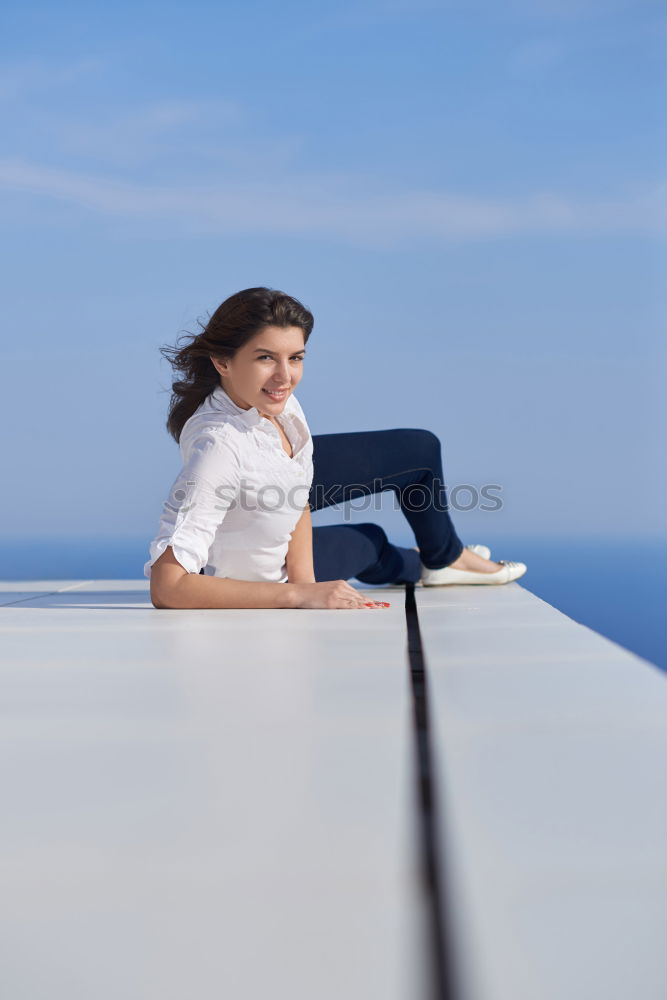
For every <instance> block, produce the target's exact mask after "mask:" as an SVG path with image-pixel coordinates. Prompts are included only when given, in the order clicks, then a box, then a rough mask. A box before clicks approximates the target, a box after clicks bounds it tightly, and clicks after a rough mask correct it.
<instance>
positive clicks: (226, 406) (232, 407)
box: [210, 385, 294, 427]
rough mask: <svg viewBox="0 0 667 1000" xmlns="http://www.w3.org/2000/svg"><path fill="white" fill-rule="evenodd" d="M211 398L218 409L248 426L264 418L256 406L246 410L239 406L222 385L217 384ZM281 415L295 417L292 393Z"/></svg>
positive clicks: (254, 424) (291, 418) (290, 418)
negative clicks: (232, 415) (238, 418)
mask: <svg viewBox="0 0 667 1000" xmlns="http://www.w3.org/2000/svg"><path fill="white" fill-rule="evenodd" d="M210 399H211V401H212V402H213V405H214V406H215V408H216V409H220V410H224V411H225V412H227V413H232V414H234V415H235V416H237V417H240V418H241V420H242V421H243V422H244V423H245V424H246V425H247V426H248V427H256V426H257V424H259V423H261V421H262V420H263V419H264V418H263V417H262V416H261V414H260V413H259V410H258V409H257V407H256V406H251V407H250V408H249V409H247V410H244V409H243V407H242V406H239V405H238V404H237V403H235V402H234V400H233V399H232V398H231V396H229V395H228V394H227V392H225V390H224V389H223V387H222V386H221V385H219V386H217V388H215V389H214V390H213V392H212V393H211V395H210ZM281 417H285V418H286V419H288V420H293V419H294V403H293V402H292V393H290V394H289V396H288V397H287V402H286V403H285V408H284V410H283V412H282V413H281Z"/></svg>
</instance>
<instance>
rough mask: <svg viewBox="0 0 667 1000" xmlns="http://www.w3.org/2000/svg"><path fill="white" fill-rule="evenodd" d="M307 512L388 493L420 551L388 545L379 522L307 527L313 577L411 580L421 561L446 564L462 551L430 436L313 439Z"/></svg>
mask: <svg viewBox="0 0 667 1000" xmlns="http://www.w3.org/2000/svg"><path fill="white" fill-rule="evenodd" d="M313 447H314V451H313V465H314V470H315V473H314V477H313V485H312V488H311V492H310V498H309V502H310V508H311V510H313V511H315V510H322V509H323V508H325V507H330V506H332V505H333V504H338V503H343V502H344V501H345V500H353V499H356V498H358V497H362V496H371V495H372V494H375V493H381V492H382V491H383V490H393V492H394V494H395V495H396V497H397V499H398V501H399V504H400V506H401V510H402V511H403V514H404V515H405V518H406V520H407V521H408V524H409V525H410V527H411V528H412V530H413V532H414V535H415V541H416V543H417V545H418V546H419V549H420V552H415V551H414V549H404V548H401V547H399V546H397V545H392V544H391V542H390V541H389V539H388V538H387V536H386V534H385V532H384V531H383V529H382V528H380V527H379V525H377V524H355V525H352V524H349V525H348V524H335V525H331V526H327V527H321V528H318V527H315V528H313V557H314V562H315V579H316V580H317V582H318V583H320V582H323V581H325V580H348V579H351V578H352V577H356V579H357V580H359V581H361V583H375V584H377V583H407V582H415V581H417V580H418V579H419V577H420V575H421V565H420V560H421V562H423V563H424V565H425V566H427V567H428V568H429V569H439V568H440V567H441V566H449V565H450V563H453V562H454V560H455V559H458V557H459V556H460V554H461V552H462V551H463V543H462V542H461V541H460V540H459V538H458V536H457V534H456V531H455V530H454V525H453V524H452V522H451V519H450V517H449V514H448V512H447V509H446V508H447V497H446V492H445V486H444V481H443V472H442V457H441V453H440V441H439V440H438V438H437V437H436V436H435V434H432V433H431V432H430V431H425V430H416V429H415V430H410V429H398V430H388V431H354V432H352V433H349V434H316V435H313Z"/></svg>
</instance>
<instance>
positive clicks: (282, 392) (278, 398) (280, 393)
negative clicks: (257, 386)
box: [262, 389, 289, 403]
mask: <svg viewBox="0 0 667 1000" xmlns="http://www.w3.org/2000/svg"><path fill="white" fill-rule="evenodd" d="M262 392H265V393H266V395H267V396H268V397H269V399H272V400H273V401H274V402H275V403H281V402H282V401H283V399H285V398H286V396H287V394H288V392H289V389H262Z"/></svg>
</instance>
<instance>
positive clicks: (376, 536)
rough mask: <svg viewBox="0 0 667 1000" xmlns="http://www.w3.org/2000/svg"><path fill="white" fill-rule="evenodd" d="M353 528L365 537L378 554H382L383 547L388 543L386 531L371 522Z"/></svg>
mask: <svg viewBox="0 0 667 1000" xmlns="http://www.w3.org/2000/svg"><path fill="white" fill-rule="evenodd" d="M354 527H355V528H356V529H357V531H360V532H361V533H362V534H363V535H365V536H366V538H367V539H368V540H369V542H370V543H371V544H372V545H373V547H374V548H375V550H376V552H378V553H379V552H382V550H383V549H384V547H385V546H386V545H387V544H388V543H389V539H388V538H387V533H386V531H385V530H384V528H381V527H380V525H379V524H373V522H371V521H369V522H368V523H365V524H355V525H354Z"/></svg>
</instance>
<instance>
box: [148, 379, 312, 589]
mask: <svg viewBox="0 0 667 1000" xmlns="http://www.w3.org/2000/svg"><path fill="white" fill-rule="evenodd" d="M278 420H279V422H280V423H281V425H282V427H283V430H284V431H285V433H286V435H287V437H288V438H289V441H290V444H291V445H292V454H293V457H292V458H290V457H289V455H288V454H287V452H286V451H285V449H284V448H283V445H282V442H281V438H280V434H279V433H278V429H277V427H276V426H275V424H273V423H272V422H271V421H270V420H268V419H267V418H266V417H262V416H261V415H260V414H259V412H258V410H257V409H256V408H255V407H254V406H253V407H251V408H250V409H249V410H244V409H242V408H241V407H240V406H237V405H236V403H234V402H233V401H232V400H231V399H230V397H229V396H228V395H227V393H226V392H225V390H224V389H223V388H222V386H218V388H217V389H215V390H214V391H213V392H212V393H211V394H210V395H209V396H208V397H207V398H206V399H205V400H204V402H203V403H202V404H201V406H200V407H199V408H198V409H197V410H196V411H195V412H194V413H193V414H192V416H191V417H190V418H189V420H187V421H186V422H185V424H184V426H183V430H182V432H181V436H180V449H181V456H182V459H183V468H182V469H181V471H180V473H179V474H178V476H177V477H176V479H175V480H174V483H173V485H172V487H171V489H170V492H169V497H168V499H167V500H165V502H164V504H163V507H162V514H161V516H160V525H159V528H158V533H157V535H156V536H155V538H154V539H153V541H152V542H151V544H150V559H149V561H148V562H147V563H146V564H145V565H144V576H147V577H150V575H151V566H152V564H153V563H154V562H155V560H156V559H158V558H159V557H160V556H161V555H162V553H163V552H164V550H165V549H166V548H167V546H168V545H171V546H172V548H173V552H174V556H175V558H176V559H177V560H178V562H179V563H180V564H181V566H183V568H184V569H186V570H187V571H188V573H199V571H200V569H202V567H203V569H204V573H205V574H206V575H207V576H224V577H230V578H231V579H234V580H267V581H270V582H274V583H286V582H287V565H286V562H285V557H286V555H287V547H288V545H289V542H290V538H291V534H292V532H293V531H294V528H295V527H296V523H297V521H298V520H299V518H300V516H301V514H302V513H303V510H304V508H305V506H306V504H307V503H308V494H309V491H310V486H311V483H312V481H313V439H312V437H311V434H310V430H309V428H308V424H307V423H306V418H305V416H304V414H303V410H302V409H301V406H300V404H299V402H298V401H297V399H296V398H295V397H294V396H293V395H290V396H289V397H288V398H287V402H286V403H285V406H284V408H283V411H282V413H281V414H280V416H279V417H278Z"/></svg>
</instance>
